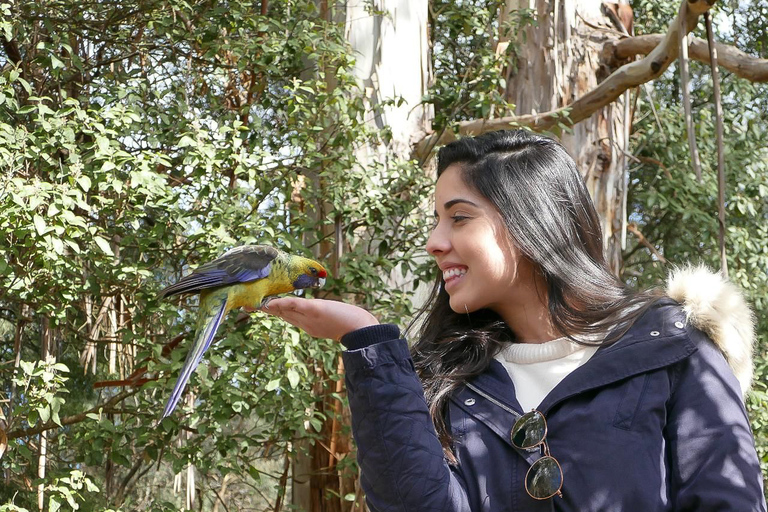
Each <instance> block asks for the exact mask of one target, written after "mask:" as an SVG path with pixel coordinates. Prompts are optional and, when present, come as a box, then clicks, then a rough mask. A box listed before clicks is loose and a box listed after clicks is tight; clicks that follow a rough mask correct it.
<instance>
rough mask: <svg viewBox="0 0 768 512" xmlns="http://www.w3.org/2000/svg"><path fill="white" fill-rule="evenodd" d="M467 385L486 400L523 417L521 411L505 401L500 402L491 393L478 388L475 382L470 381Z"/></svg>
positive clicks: (518, 417)
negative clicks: (508, 405)
mask: <svg viewBox="0 0 768 512" xmlns="http://www.w3.org/2000/svg"><path fill="white" fill-rule="evenodd" d="M466 385H467V387H468V388H469V389H471V390H472V391H474V392H475V393H477V394H478V395H480V396H481V397H483V398H485V399H486V400H488V401H489V402H491V403H492V404H495V405H497V406H499V407H501V408H502V409H504V410H505V411H507V412H508V413H510V414H512V415H513V416H514V417H515V418H517V419H520V418H522V416H521V415H520V413H519V412H517V411H515V410H514V409H512V408H510V407H507V406H506V405H504V404H503V403H501V402H499V401H498V400H496V399H495V398H493V397H492V396H491V395H489V394H487V393H485V392H484V391H481V390H480V389H478V388H477V386H475V385H474V384H470V383H469V382H467V384H466Z"/></svg>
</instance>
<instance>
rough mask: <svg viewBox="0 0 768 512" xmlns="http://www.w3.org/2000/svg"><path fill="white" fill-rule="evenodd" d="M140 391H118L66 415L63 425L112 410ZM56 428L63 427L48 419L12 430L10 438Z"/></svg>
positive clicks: (32, 434)
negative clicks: (76, 412) (90, 406)
mask: <svg viewBox="0 0 768 512" xmlns="http://www.w3.org/2000/svg"><path fill="white" fill-rule="evenodd" d="M139 391H141V388H136V389H132V390H130V391H123V392H122V393H118V394H117V395H115V396H113V397H112V398H110V399H109V400H108V401H107V402H105V403H103V404H99V405H96V406H94V407H92V408H90V409H88V410H87V411H85V412H81V413H79V414H73V415H72V416H66V417H64V418H61V426H66V425H72V424H73V423H80V422H81V421H83V420H85V418H87V417H88V415H89V414H91V413H95V412H99V409H104V411H110V410H111V409H112V408H113V407H114V406H115V405H116V404H117V403H119V402H121V401H122V400H125V399H126V398H128V397H130V396H133V395H135V394H136V393H138V392H139ZM54 428H61V427H59V425H58V424H56V423H54V422H52V421H48V422H47V423H42V422H41V423H38V424H37V425H35V426H34V427H30V428H24V429H16V430H14V431H12V432H8V440H9V441H11V440H13V439H16V438H19V437H30V436H34V435H37V434H39V433H41V432H45V431H47V430H52V429H54Z"/></svg>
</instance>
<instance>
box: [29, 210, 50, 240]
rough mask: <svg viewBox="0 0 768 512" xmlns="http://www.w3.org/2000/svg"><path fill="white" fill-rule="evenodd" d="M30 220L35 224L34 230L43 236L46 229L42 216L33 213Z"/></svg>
mask: <svg viewBox="0 0 768 512" xmlns="http://www.w3.org/2000/svg"><path fill="white" fill-rule="evenodd" d="M32 222H34V224H35V230H36V231H37V234H38V235H40V236H43V235H44V234H45V233H46V231H47V226H46V225H45V221H44V220H43V218H42V217H41V216H39V215H34V216H33V217H32Z"/></svg>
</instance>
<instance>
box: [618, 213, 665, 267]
mask: <svg viewBox="0 0 768 512" xmlns="http://www.w3.org/2000/svg"><path fill="white" fill-rule="evenodd" d="M627 231H629V232H630V233H632V234H633V235H635V236H636V237H637V241H638V242H640V244H641V245H643V246H645V247H647V248H648V250H649V251H651V253H653V255H654V256H656V258H658V260H659V261H660V262H662V263H663V264H665V265H667V264H669V261H667V259H666V258H665V257H664V256H663V255H662V254H661V253H660V252H659V250H658V249H656V247H655V246H654V245H653V244H652V243H651V242H649V241H648V239H647V238H645V236H644V235H643V234H642V233H641V232H640V230H639V229H638V227H637V224H635V223H634V222H633V223H631V224H629V225H627Z"/></svg>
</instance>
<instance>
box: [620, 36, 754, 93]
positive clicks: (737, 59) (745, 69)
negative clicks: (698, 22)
mask: <svg viewBox="0 0 768 512" xmlns="http://www.w3.org/2000/svg"><path fill="white" fill-rule="evenodd" d="M663 37H664V36H663V35H662V34H650V35H645V36H637V37H628V38H626V39H622V40H620V41H618V42H615V43H608V44H610V45H612V46H613V54H614V56H615V57H616V58H617V59H621V60H624V59H628V58H630V57H633V56H635V55H647V54H649V53H650V52H651V51H652V50H653V49H654V48H656V47H657V46H658V45H659V43H660V42H661V40H662V39H663ZM715 48H716V49H717V63H718V66H722V67H723V68H725V69H727V70H728V71H730V72H731V73H733V74H734V75H736V76H738V77H739V78H744V79H746V80H749V81H750V82H768V59H761V58H758V57H753V56H751V55H749V54H747V53H744V52H743V51H741V50H739V49H738V48H736V47H734V46H731V45H728V44H724V43H715ZM688 56H689V57H690V58H691V59H693V60H697V61H699V62H704V63H709V48H708V45H707V42H706V41H705V40H704V39H699V38H698V37H689V38H688Z"/></svg>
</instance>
